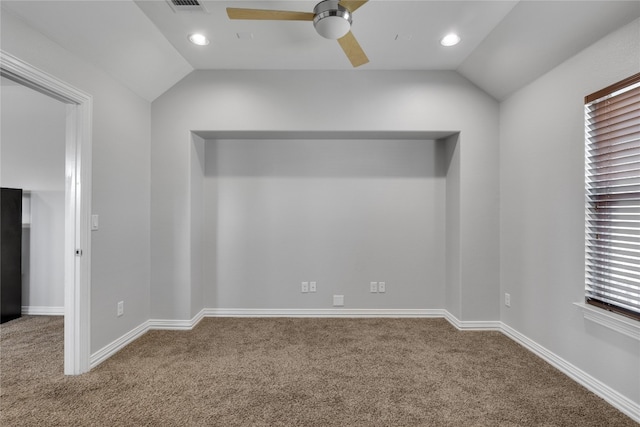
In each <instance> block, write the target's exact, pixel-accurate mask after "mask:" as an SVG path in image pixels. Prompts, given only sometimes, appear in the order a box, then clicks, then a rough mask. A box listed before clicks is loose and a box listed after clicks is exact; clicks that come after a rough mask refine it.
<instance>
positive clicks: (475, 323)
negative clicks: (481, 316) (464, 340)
mask: <svg viewBox="0 0 640 427" xmlns="http://www.w3.org/2000/svg"><path fill="white" fill-rule="evenodd" d="M444 318H445V319H447V321H448V322H449V323H451V324H452V325H453V326H455V328H456V329H458V330H461V331H501V330H502V322H500V321H498V320H459V319H458V318H457V317H455V316H454V315H453V314H451V313H449V312H448V311H447V310H444Z"/></svg>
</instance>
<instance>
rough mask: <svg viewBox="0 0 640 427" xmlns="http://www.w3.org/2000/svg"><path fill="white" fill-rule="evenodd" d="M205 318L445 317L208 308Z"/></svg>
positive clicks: (440, 313) (424, 312)
mask: <svg viewBox="0 0 640 427" xmlns="http://www.w3.org/2000/svg"><path fill="white" fill-rule="evenodd" d="M203 312H204V316H205V317H336V318H340V317H342V318H358V317H361V318H366V317H390V318H394V317H395V318H399V317H444V313H445V310H441V309H400V310H388V309H340V308H329V309H259V308H256V309H254V308H249V309H246V308H244V309H241V308H206V309H204V310H203Z"/></svg>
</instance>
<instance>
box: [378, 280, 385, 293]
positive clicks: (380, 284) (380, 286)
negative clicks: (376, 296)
mask: <svg viewBox="0 0 640 427" xmlns="http://www.w3.org/2000/svg"><path fill="white" fill-rule="evenodd" d="M378 292H380V293H381V294H383V293H385V292H387V283H386V282H378Z"/></svg>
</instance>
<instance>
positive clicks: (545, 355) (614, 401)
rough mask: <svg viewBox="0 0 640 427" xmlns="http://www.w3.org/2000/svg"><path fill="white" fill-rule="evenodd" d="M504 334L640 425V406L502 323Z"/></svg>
mask: <svg viewBox="0 0 640 427" xmlns="http://www.w3.org/2000/svg"><path fill="white" fill-rule="evenodd" d="M502 333H503V334H505V335H506V336H508V337H509V338H511V339H512V340H514V341H515V342H517V343H518V344H520V345H522V346H523V347H525V348H526V349H528V350H530V351H531V352H533V353H534V354H536V355H537V356H539V357H540V358H542V359H543V360H544V361H546V362H547V363H549V364H550V365H551V366H554V367H555V368H557V369H559V370H560V371H561V372H562V373H564V374H565V375H567V376H568V377H569V378H571V379H572V380H574V381H575V382H577V383H578V384H580V385H582V386H584V387H585V388H587V389H588V390H589V391H592V392H593V393H595V394H597V395H598V396H600V397H601V398H603V399H604V400H606V401H607V402H608V403H609V404H610V405H611V406H613V407H614V408H616V409H618V410H619V411H620V412H622V413H624V414H625V415H627V416H629V417H630V418H632V419H633V420H634V421H636V422H639V423H640V404H638V403H635V402H633V401H632V400H630V399H628V398H627V397H625V396H623V395H622V394H620V393H618V392H617V391H615V390H614V389H612V388H611V387H609V386H608V385H606V384H604V383H602V382H601V381H599V380H597V379H595V378H594V377H592V376H591V375H589V374H587V373H586V372H584V371H583V370H581V369H580V368H578V367H576V366H574V365H573V364H571V363H569V362H567V361H566V360H564V359H563V358H561V357H560V356H558V355H556V354H555V353H553V352H551V351H549V350H547V349H546V348H544V347H543V346H541V345H540V344H538V343H536V342H535V341H533V340H531V339H529V338H527V337H526V336H524V335H523V334H521V333H520V332H518V331H516V330H515V329H513V328H511V327H510V326H508V325H505V324H504V323H502Z"/></svg>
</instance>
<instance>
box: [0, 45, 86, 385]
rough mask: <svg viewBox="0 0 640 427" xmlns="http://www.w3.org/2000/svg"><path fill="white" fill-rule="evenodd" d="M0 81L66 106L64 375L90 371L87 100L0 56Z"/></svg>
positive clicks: (16, 60) (54, 80)
mask: <svg viewBox="0 0 640 427" xmlns="http://www.w3.org/2000/svg"><path fill="white" fill-rule="evenodd" d="M0 75H1V76H2V77H4V78H7V79H9V80H12V81H14V82H16V83H19V84H21V85H23V86H26V87H29V88H31V89H34V90H36V91H38V92H40V93H42V94H44V95H47V96H49V97H52V98H54V99H56V100H58V101H61V102H62V103H63V104H65V106H66V107H65V108H66V118H65V155H64V163H65V164H64V173H65V178H64V181H65V182H64V255H63V259H64V373H65V374H66V375H78V374H81V373H83V372H87V371H88V370H89V356H90V354H89V352H90V346H89V343H90V336H89V333H90V328H89V321H90V266H91V242H90V233H89V223H90V222H89V219H90V207H91V114H92V99H91V96H90V95H88V94H86V93H84V92H82V91H80V90H78V89H76V88H74V87H72V86H70V85H69V84H67V83H65V82H63V81H61V80H59V79H57V78H55V77H53V76H51V75H49V74H47V73H45V72H43V71H41V70H38V69H37V68H35V67H33V66H32V65H30V64H28V63H26V62H24V61H22V60H20V59H19V58H16V57H14V56H13V55H11V54H9V53H6V52H4V51H2V50H0Z"/></svg>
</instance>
